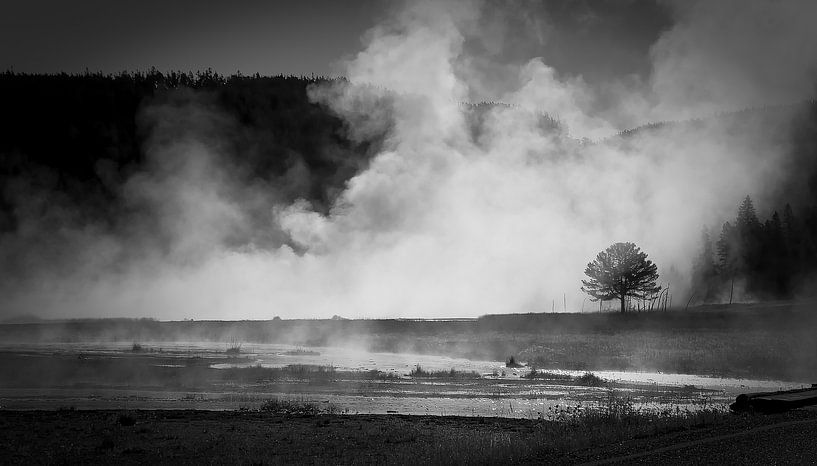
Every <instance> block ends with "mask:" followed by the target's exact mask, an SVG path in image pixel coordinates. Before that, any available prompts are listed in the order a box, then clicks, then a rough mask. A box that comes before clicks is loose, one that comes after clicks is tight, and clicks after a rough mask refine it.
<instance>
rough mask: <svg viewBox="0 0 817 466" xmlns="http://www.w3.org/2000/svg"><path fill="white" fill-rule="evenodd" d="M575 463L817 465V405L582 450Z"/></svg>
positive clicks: (573, 456) (575, 457)
mask: <svg viewBox="0 0 817 466" xmlns="http://www.w3.org/2000/svg"><path fill="white" fill-rule="evenodd" d="M571 462H575V463H578V464H587V465H602V464H662V465H667V464H672V465H677V464H682V465H685V464H689V465H692V464H695V465H701V464H718V465H731V464H735V465H738V464H740V465H746V464H764V465H766V464H817V409H813V408H809V409H804V410H797V411H792V412H789V413H782V414H777V415H769V416H745V417H743V418H742V419H741V418H739V419H738V422H735V423H730V424H728V425H724V426H718V427H713V428H706V429H700V430H693V431H687V432H680V433H673V434H667V435H663V436H660V437H656V438H650V439H635V440H631V441H628V442H624V443H622V444H619V445H608V446H605V447H603V448H600V449H594V450H588V451H585V452H577V453H574V454H573V455H571Z"/></svg>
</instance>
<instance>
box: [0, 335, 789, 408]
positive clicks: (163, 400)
mask: <svg viewBox="0 0 817 466" xmlns="http://www.w3.org/2000/svg"><path fill="white" fill-rule="evenodd" d="M131 348H132V343H109V342H102V343H70V344H38V345H0V351H3V352H6V353H14V354H15V355H18V356H21V355H33V356H47V355H50V354H53V355H63V356H65V355H68V356H73V355H76V356H77V357H80V358H82V357H94V358H105V359H108V358H110V359H114V358H125V357H129V356H132V355H134V354H138V355H143V356H149V357H152V356H156V358H157V363H156V364H155V365H156V366H162V367H184V365H185V362H186V361H189V360H191V359H195V358H221V359H222V360H223V361H224V362H214V363H212V364H210V367H213V368H216V369H219V368H227V367H248V366H262V367H284V366H288V365H293V364H306V365H322V366H332V367H334V368H335V370H337V371H341V372H343V371H371V370H378V371H381V372H385V373H393V374H397V375H399V376H400V377H399V378H398V379H394V380H387V381H367V382H360V381H356V382H349V383H344V382H345V381H342V380H341V381H339V383H337V384H329V385H323V386H316V385H314V384H310V383H289V384H279V385H281V386H276V387H267V388H264V387H262V388H259V387H243V388H242V387H236V386H232V387H224V388H223V389H221V390H218V391H212V390H197V389H195V388H191V389H190V390H186V391H173V390H147V389H138V388H132V387H121V386H120V387H114V386H94V387H92V388H77V387H52V388H40V389H35V390H28V389H26V390H24V389H20V388H4V389H0V406H2V407H4V408H8V409H32V408H34V409H39V408H42V409H55V408H58V407H61V406H72V407H76V408H78V409H90V408H113V409H173V408H184V409H238V408H242V407H243V408H251V409H252V408H257V407H258V406H260V404H261V403H262V402H263V401H264V400H266V399H269V398H293V399H297V400H307V401H311V402H316V403H327V404H329V403H331V404H333V405H335V406H337V407H338V408H339V409H340V410H341V411H344V412H349V413H373V414H375V413H390V412H395V413H400V414H432V415H466V416H503V417H522V418H538V417H546V418H548V417H553V416H554V413H557V412H559V411H560V410H563V409H564V408H565V407H567V406H571V407H573V406H576V405H583V406H589V405H596V404H600V403H605V402H606V400H607V398H608V396H609V393H610V388H606V387H584V386H579V385H576V384H575V383H572V382H554V381H542V380H528V379H525V378H523V376H524V375H525V374H527V373H528V369H527V368H506V367H505V364H504V363H503V362H498V361H473V360H468V359H461V358H449V357H445V356H433V355H419V354H398V353H372V352H367V351H362V350H355V349H349V348H337V347H311V348H295V347H293V346H289V345H278V344H245V345H243V346H242V348H241V354H240V359H236V358H227V356H226V354H225V351H226V349H227V348H226V345H224V344H218V343H207V342H152V343H147V344H142V351H140V352H138V353H134V352H132V351H130V350H131ZM301 349H302V350H304V351H312V352H317V353H319V354H307V353H302V352H299V350H301ZM176 359H178V363H179V364H176V362H177V361H175V360H176ZM168 360H169V361H168ZM417 365H420V366H421V367H422V368H423V369H425V370H433V371H439V370H446V371H447V370H450V369H455V370H457V371H467V372H471V371H473V372H476V373H478V374H480V375H481V376H482V377H481V378H479V379H466V380H442V379H432V380H428V379H412V378H410V377H408V376H407V374H408V373H409V372H410V371H411V370H412V369H413V368H414V367H416V366H417ZM548 372H552V373H557V374H567V375H571V376H577V375H581V374H583V373H584V371H563V370H554V371H548ZM594 374H596V375H597V376H599V377H601V378H603V379H606V380H608V381H610V382H613V383H612V384H611V385H612V386H613V387H614V391H615V392H616V393H617V394H618V396H619V397H626V398H629V399H630V400H631V401H632V403H633V404H634V405H635V406H637V407H643V408H648V409H667V408H676V407H677V408H680V409H698V408H700V407H702V406H712V405H713V404H714V405H719V406H723V405H725V404H726V403H729V402H731V401H732V400H734V397H735V396H737V394H739V393H745V392H752V391H765V390H777V389H789V388H799V387H801V386H803V385H804V384H798V383H792V382H781V381H764V380H746V379H734V378H717V377H705V376H700V375H689V374H664V373H655V372H622V371H594Z"/></svg>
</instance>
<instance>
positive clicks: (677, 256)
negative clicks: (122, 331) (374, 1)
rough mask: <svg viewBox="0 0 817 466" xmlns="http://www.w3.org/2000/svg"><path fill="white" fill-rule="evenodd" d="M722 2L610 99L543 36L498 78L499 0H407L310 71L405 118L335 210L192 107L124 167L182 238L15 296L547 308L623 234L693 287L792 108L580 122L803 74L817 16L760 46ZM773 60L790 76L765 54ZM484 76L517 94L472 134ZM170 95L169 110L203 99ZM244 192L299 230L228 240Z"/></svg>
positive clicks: (687, 106)
mask: <svg viewBox="0 0 817 466" xmlns="http://www.w3.org/2000/svg"><path fill="white" fill-rule="evenodd" d="M745 3H746V2H740V4H741V5H744V4H745ZM757 3H758V4H759V5H760V6H756V7H755V6H753V7H751V8H746V10H748V13H740V14H739V16H738V18H737V23H736V24H735V26H734V28H736V32H735V33H736V34H738V33H739V32H740V31H744V29H742V28H750V27H751V25H752V24H753V22H752V21H754V20H756V16H757V15H761V14H764V15H767V14H770V13H769V10H768V9H767V8H766V7H765V6H763V5H765V3H764V2H757ZM707 5H709V3H699V4H696V5H694V6H690V7H682V6H678V7H677V10H678V12H679V13H678V14H679V21H678V23H677V24H676V26H675V27H674V28H673V29H671V30H670V31H668V32H667V33H666V34H665V35H663V36H662V37H661V39H660V40H659V41H658V42H657V44H656V45H655V46H654V48H653V58H654V60H655V74H654V75H653V77H652V80H651V81H650V85H649V86H647V87H646V88H645V87H641V88H636V89H631V91H630V92H627V93H626V94H623V95H622V96H621V97H620V99H619V103H620V107H619V108H614V109H609V108H608V109H603V110H604V112H603V113H597V112H596V111H597V110H602V109H599V108H597V106H598V104H597V102H596V96H595V95H594V90H593V89H590V88H589V87H588V86H587V85H586V84H585V83H584V81H583V80H582V79H581V77H580V76H560V75H559V74H558V73H557V72H556V71H555V70H554V69H552V68H551V67H549V66H548V65H547V57H533V58H532V59H531V60H530V61H529V62H528V63H526V64H524V65H523V66H522V67H520V68H518V69H516V70H515V72H514V73H513V76H514V77H515V81H514V85H512V86H511V85H509V84H508V82H502V83H501V85H498V86H497V88H496V89H493V90H492V89H491V86H492V79H490V78H489V77H486V76H485V75H480V74H479V72H478V71H477V68H479V69H488V68H490V66H485V63H486V61H489V60H490V57H491V56H494V55H495V51H490V50H489V49H490V47H483V48H484V49H486V50H488V51H489V52H490V53H488V54H487V55H484V56H474V55H473V53H474V52H473V47H469V46H468V44H469V43H470V42H469V41H472V40H474V38H473V35H474V34H478V33H479V28H478V27H477V26H476V25H479V24H481V23H480V11H481V10H480V8H487V6H486V5H480V4H479V3H457V4H452V3H440V2H431V1H426V2H407V3H406V4H405V7H404V8H403V9H401V10H400V11H397V12H395V14H394V15H393V16H392V17H391V18H389V19H388V20H387V21H386V22H384V23H383V24H382V25H380V26H378V27H376V28H375V29H373V30H372V31H370V32H369V33H368V34H367V36H366V45H365V48H364V50H363V51H361V52H360V53H359V54H358V55H357V56H355V57H354V58H353V59H351V60H350V61H349V62H348V63H347V64H346V69H345V72H346V74H347V76H348V78H349V79H350V82H351V83H352V84H348V85H347V84H337V83H336V84H334V85H327V86H325V87H316V88H314V89H312V90H311V97H312V98H313V99H314V100H315V101H317V102H320V103H322V104H324V105H326V106H328V107H329V108H331V109H332V111H334V112H336V113H337V114H338V115H340V116H341V117H343V118H344V119H345V120H346V121H347V122H348V123H349V126H350V132H351V136H352V137H354V138H357V139H365V138H367V137H368V136H370V135H372V134H378V133H381V132H383V131H386V132H387V133H388V136H387V138H386V139H385V142H384V144H383V147H382V149H381V151H380V153H379V154H378V155H377V156H376V157H375V158H374V159H373V160H372V161H371V164H370V166H369V167H368V168H367V169H366V170H364V171H362V172H360V173H359V174H358V175H357V176H355V177H353V178H352V179H351V180H350V181H349V182H348V185H347V188H346V190H345V191H344V192H343V193H342V195H341V196H340V197H339V199H338V200H337V202H336V204H335V205H334V207H333V209H332V210H331V212H330V213H329V214H328V215H324V214H321V213H319V212H317V211H315V210H313V209H312V208H311V206H310V205H309V204H308V203H306V202H297V203H294V204H292V205H281V204H280V203H277V202H276V199H275V196H274V195H273V194H271V193H270V192H268V191H270V190H272V191H274V189H272V188H271V187H269V186H260V187H243V186H239V185H238V183H237V182H236V181H234V180H233V179H232V178H231V177H230V170H229V169H228V168H229V167H225V162H224V161H223V160H222V158H221V157H219V156H218V154H219V153H220V152H221V151H225V150H227V151H228V150H229V149H226V148H223V147H220V145H219V144H218V137H217V136H218V134H219V133H218V131H215V133H216V136H213V133H214V131H213V129H212V128H211V127H210V126H208V125H205V126H204V127H201V126H196V127H195V128H194V129H193V130H191V132H190V133H189V134H188V135H187V137H186V139H184V141H182V143H179V141H170V142H167V141H165V142H157V141H156V140H155V139H154V142H153V144H154V145H153V146H152V148H151V150H152V151H153V152H154V154H155V157H154V161H155V164H156V166H155V167H154V168H153V169H151V171H150V172H149V173H147V174H144V175H141V176H137V177H135V178H133V179H132V180H131V182H130V183H129V185H128V186H129V189H131V191H130V192H131V194H130V195H131V196H132V197H133V199H135V200H136V202H148V203H152V204H155V205H156V208H157V209H160V211H161V212H164V213H166V215H164V216H163V220H162V222H161V225H160V227H159V230H160V231H162V232H163V233H164V234H165V235H166V236H167V237H168V238H169V239H168V244H169V249H168V251H169V253H168V254H166V255H153V256H150V257H145V258H141V259H140V260H134V261H133V262H131V263H129V264H128V265H127V266H126V267H125V269H124V270H121V271H116V272H114V273H112V274H111V275H110V276H103V277H99V276H95V275H94V276H93V277H91V276H90V275H91V274H90V273H83V274H81V275H79V276H71V277H70V278H67V279H54V280H53V281H51V282H49V283H54V289H53V290H51V291H48V290H44V291H43V292H41V293H36V294H35V293H28V294H26V295H19V296H17V297H16V298H15V299H16V300H17V301H13V302H12V306H16V308H18V309H21V310H27V309H56V311H51V312H52V313H54V314H62V315H65V314H70V315H148V316H157V317H161V318H166V319H171V318H183V317H196V318H222V319H236V318H271V317H272V316H275V315H279V316H282V317H329V316H331V315H335V314H339V315H343V316H346V317H362V316H367V317H396V316H404V317H453V316H476V315H480V314H485V313H501V312H526V311H549V310H550V309H551V303H553V302H554V301H555V302H556V303H559V304H558V305H556V306H555V308H556V309H557V310H561V309H562V300H563V297H564V296H565V295H566V298H567V301H568V302H567V309H568V310H572V311H578V310H579V309H580V306H581V303H582V300H583V296H582V294H581V293H580V291H579V286H580V280H581V278H582V276H583V270H584V267H585V265H586V263H587V262H588V261H589V260H591V259H592V258H593V257H594V256H595V254H596V253H597V252H598V251H600V250H601V249H603V248H605V247H606V246H608V245H609V244H611V243H613V242H616V241H633V242H635V243H637V244H638V245H640V246H642V248H643V249H644V250H645V251H646V252H647V253H648V254H649V255H650V257H651V258H652V259H654V260H655V261H656V262H657V263H658V264H659V267H660V272H661V273H662V280H664V281H666V280H669V281H672V282H673V287H674V289H675V290H677V292H679V293H681V292H682V290H683V287H684V283H682V282H679V280H682V278H681V277H682V276H683V273H684V272H685V271H686V269H687V268H688V267H689V265H690V260H691V256H692V255H693V254H694V250H695V247H696V246H697V241H698V238H699V232H700V229H701V227H702V226H704V225H711V224H712V223H713V222H716V221H720V220H722V219H724V218H727V217H729V216H731V215H732V214H733V211H734V209H735V206H736V205H737V203H738V202H739V200H740V199H741V198H742V197H743V196H745V195H746V194H751V195H753V196H754V197H757V198H759V199H761V200H762V199H763V197H764V196H765V195H766V194H768V193H767V191H768V189H767V188H766V186H769V187H771V186H774V185H775V184H776V183H779V182H780V180H782V179H783V177H784V176H785V173H783V172H782V171H781V170H780V169H779V168H778V167H780V165H781V161H782V160H783V159H784V158H785V157H786V154H787V147H786V143H785V140H784V139H782V138H780V137H776V136H775V135H780V134H783V133H785V130H786V128H785V126H783V127H770V126H768V125H767V124H766V123H765V122H763V121H745V122H741V123H740V125H738V126H734V125H733V123H731V122H730V121H726V120H718V119H716V120H707V121H705V122H700V123H697V124H683V125H675V126H668V127H665V128H663V129H660V130H655V131H648V132H642V133H639V134H637V135H636V136H634V137H631V138H629V139H626V140H615V139H614V140H611V141H608V142H602V143H597V144H589V143H587V142H586V141H585V142H580V138H583V137H588V138H592V139H596V140H598V139H600V138H602V137H604V136H607V135H611V134H614V133H615V131H616V130H618V129H620V127H619V125H618V122H620V121H623V120H626V119H632V118H633V116H634V115H635V117H636V118H641V119H643V121H649V119H652V118H655V117H656V116H659V115H660V116H661V118H681V117H687V116H689V115H695V114H697V112H711V111H714V110H717V109H720V108H724V107H741V106H744V105H750V104H756V103H759V102H758V101H757V100H755V98H756V97H757V96H764V97H767V98H768V101H775V102H777V101H780V100H786V101H787V100H793V99H796V98H799V97H805V96H806V95H807V91H808V90H809V89H807V86H806V83H807V82H809V81H808V79H810V77H811V75H810V74H809V73H808V72H809V70H810V69H811V68H810V66H812V65H813V61H809V59H782V58H780V57H772V56H768V55H775V54H778V53H779V51H780V49H781V47H783V46H784V45H786V42H787V41H792V40H802V39H804V37H803V35H806V36H810V37H811V39H813V34H811V33H808V34H807V33H806V32H805V31H804V30H802V28H795V29H796V30H795V31H794V32H792V33H791V35H783V36H782V37H777V36H776V38H775V39H774V40H775V41H777V40H779V41H781V42H780V43H779V44H776V45H774V46H772V45H768V46H764V47H760V48H758V49H757V50H756V53H757V54H759V55H760V57H759V58H757V59H756V60H754V61H752V60H748V61H747V60H743V59H744V58H745V57H744V55H743V53H744V52H743V51H742V50H741V49H740V43H738V42H736V43H734V44H731V43H721V44H717V45H715V46H711V47H710V45H706V46H704V45H705V44H703V43H700V41H701V40H704V39H702V38H700V37H706V34H707V33H710V32H712V33H714V32H713V31H714V30H715V29H714V26H713V24H717V22H716V19H713V18H711V17H710V16H711V15H715V16H718V15H720V16H719V17H720V18H721V19H723V17H724V16H726V15H727V13H730V14H731V13H734V11H730V10H729V9H728V8H722V7H711V6H707ZM738 10H740V8H739V9H738ZM772 12H773V13H774V12H777V10H772ZM753 15H755V16H753ZM536 24H537V22H531V25H533V26H535V25H536ZM798 24H799V23H798ZM500 29H501V28H500ZM491 34H492V37H496V34H497V30H496V29H493V30H492V31H491ZM699 36H700V37H699ZM806 38H808V37H806ZM812 42H813V43H817V41H813V40H812ZM492 44H501V41H500V42H492ZM788 45H792V46H793V44H788ZM732 46H734V48H735V49H734V50H733V49H732V48H730V47H732ZM496 47H501V45H496ZM811 56H814V54H811ZM733 60H735V61H733ZM742 60H743V61H742ZM475 63H479V64H480V66H479V67H475ZM715 65H719V66H717V67H716V66H715ZM750 65H751V66H750ZM767 65H768V66H772V65H773V66H777V67H779V68H780V69H779V70H778V72H779V74H780V75H781V76H785V78H782V79H783V80H782V81H777V80H776V79H775V77H774V76H773V75H769V74H765V73H764V72H761V71H759V70H758V67H759V68H762V67H763V66H767ZM503 66H504V65H503ZM503 69H506V67H504V68H503ZM710 72H711V74H709V73H710ZM741 73H744V74H745V75H746V76H742V75H741ZM789 74H792V75H795V74H796V75H797V76H796V77H795V76H790V75H789ZM502 75H503V76H507V73H505V72H503V73H502ZM736 75H737V76H738V77H740V78H741V79H740V80H739V83H740V85H738V86H735V87H734V88H732V87H730V83H729V80H730V79H732V78H734V76H736ZM623 88H624V87H622V89H623ZM476 92H486V93H489V94H491V95H499V96H501V97H502V100H503V101H506V102H507V103H510V104H514V105H513V106H494V107H490V108H489V109H488V110H486V113H485V114H484V115H483V116H482V120H481V121H482V123H481V127H480V130H479V131H478V132H477V133H476V134H477V135H476V136H475V135H474V134H475V133H474V132H473V131H472V126H471V125H472V122H471V121H470V120H469V118H470V116H469V112H472V111H473V110H472V109H471V107H469V106H467V105H463V102H464V101H466V100H468V99H473V97H474V94H475V93H476ZM764 102H765V100H764ZM166 110H167V112H165V113H160V114H156V115H153V118H155V119H156V120H157V121H164V120H165V119H168V118H174V115H176V116H177V115H187V114H188V113H189V108H187V107H180V108H175V109H166ZM176 112H178V113H176ZM541 112H546V113H548V114H549V115H553V116H558V118H559V120H560V121H561V123H562V124H563V125H564V126H566V128H567V131H568V133H569V135H570V137H567V135H566V134H565V133H560V132H558V131H555V130H553V129H549V128H545V127H543V126H542V124H541ZM600 114H604V115H613V116H612V117H609V118H608V119H603V118H601V117H599V116H598V115H600ZM622 115H623V117H622ZM148 117H149V118H150V115H149V116H148ZM203 118H205V120H207V121H210V120H208V119H209V118H210V117H203ZM216 121H218V118H216ZM219 124H224V125H227V126H229V125H231V124H232V123H229V122H226V123H224V122H223V123H219ZM735 127H739V128H740V132H739V133H735V131H734V128H735ZM246 202H251V203H255V204H257V203H261V202H267V203H269V205H270V208H269V212H270V217H269V227H268V228H269V231H270V232H272V233H270V234H272V235H273V236H275V237H276V238H278V237H280V236H283V235H288V237H289V238H290V239H291V243H292V244H293V246H295V249H293V247H290V246H286V245H285V246H278V247H273V248H269V247H250V248H244V249H241V250H235V249H232V248H229V247H226V246H225V244H226V243H228V242H229V235H230V232H231V231H234V230H236V229H252V228H253V227H252V226H251V225H250V224H251V223H252V221H251V219H248V218H247V214H246V211H245V210H244V209H243V208H242V204H243V203H246ZM760 207H761V208H762V205H761V206H760ZM102 239H106V238H102ZM83 244H87V243H83ZM124 247H127V246H124ZM296 249H297V251H296ZM87 250H88V252H87V254H88V256H92V255H93V254H95V251H96V250H95V249H94V247H93V246H88V248H87ZM193 259H194V260H193ZM673 269H676V270H677V271H678V272H677V273H676V272H673V271H672V270H673ZM684 297H685V296H684ZM679 299H681V298H679Z"/></svg>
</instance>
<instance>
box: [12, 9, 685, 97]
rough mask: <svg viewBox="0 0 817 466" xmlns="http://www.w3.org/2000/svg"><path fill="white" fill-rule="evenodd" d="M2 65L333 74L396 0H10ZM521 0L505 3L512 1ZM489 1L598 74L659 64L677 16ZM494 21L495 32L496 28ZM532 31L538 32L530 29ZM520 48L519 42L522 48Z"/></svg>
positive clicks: (523, 51) (570, 61) (528, 51)
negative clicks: (657, 56)
mask: <svg viewBox="0 0 817 466" xmlns="http://www.w3.org/2000/svg"><path fill="white" fill-rule="evenodd" d="M3 3H4V6H3V13H2V15H0V69H4V70H5V69H14V70H15V71H21V72H59V71H66V72H82V71H84V70H85V69H86V68H87V69H89V70H91V71H103V72H118V71H122V70H135V69H147V68H150V67H151V66H155V67H156V68H158V69H160V70H169V69H174V70H176V69H180V70H198V69H206V68H208V67H211V68H213V69H215V70H216V71H218V72H221V73H233V72H235V71H237V70H240V71H241V72H242V73H245V74H251V73H256V72H258V73H261V74H270V75H274V74H279V73H280V74H310V73H315V74H328V73H329V74H335V73H342V71H343V70H342V67H341V66H340V65H339V64H338V63H339V62H340V61H341V60H343V59H344V58H348V57H349V56H350V55H353V54H354V53H356V52H357V51H358V50H359V49H360V48H361V44H362V42H361V37H362V36H363V35H364V33H365V32H366V30H368V29H369V28H371V27H372V26H373V25H375V24H376V23H377V21H378V20H379V19H382V17H383V16H384V15H385V14H386V12H387V10H389V9H393V8H394V7H395V4H396V3H398V2H393V1H391V2H390V1H376V0H343V1H340V0H278V1H258V0H247V1H242V2H232V1H229V2H228V1H221V0H216V1H189V0H176V1H170V2H168V1H157V0H144V1H139V2H124V1H110V0H77V1H71V2H66V1H64V0H6V1H5V2H3ZM508 3H510V4H511V8H507V4H508ZM502 5H503V8H498V7H497V8H494V6H499V3H496V4H495V5H491V3H488V6H487V7H486V10H491V9H494V10H495V11H497V12H499V11H500V10H502V12H501V14H502V15H503V16H513V13H510V14H509V13H508V12H509V11H511V12H513V11H514V10H515V11H516V13H517V14H519V15H520V16H521V17H524V18H525V19H526V20H529V21H531V22H533V23H534V24H535V25H536V31H537V34H536V37H534V38H530V37H521V38H519V39H520V40H518V43H516V44H514V47H513V49H512V51H511V52H510V53H509V51H508V50H504V51H503V53H504V54H506V55H508V58H509V59H513V58H514V57H513V56H514V55H516V58H518V59H519V60H527V59H529V58H530V57H531V56H543V57H545V59H546V61H547V62H548V63H549V64H550V65H551V66H553V67H554V68H555V69H556V70H558V71H560V72H564V73H568V74H572V75H576V74H582V75H583V76H584V78H585V79H586V80H588V81H590V82H593V81H597V80H599V79H606V78H607V77H611V76H615V77H620V76H623V75H628V74H632V73H636V74H639V75H644V74H645V73H647V72H648V71H649V60H648V51H649V46H650V45H651V44H652V43H653V42H654V41H655V40H656V39H657V37H658V35H659V33H660V32H661V30H662V29H665V28H666V27H668V25H669V24H668V23H669V18H668V14H667V11H666V9H665V8H663V7H662V6H660V5H657V4H656V2H655V1H651V0H632V1H615V2H613V1H585V0H580V1H568V0H558V1H548V2H535V1H511V2H502ZM488 33H490V31H486V34H488ZM531 39H533V40H531ZM514 51H515V53H514Z"/></svg>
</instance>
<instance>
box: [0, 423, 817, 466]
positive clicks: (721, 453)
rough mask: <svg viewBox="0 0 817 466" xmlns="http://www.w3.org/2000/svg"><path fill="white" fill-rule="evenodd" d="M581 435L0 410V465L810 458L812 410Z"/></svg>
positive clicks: (513, 426) (494, 427)
mask: <svg viewBox="0 0 817 466" xmlns="http://www.w3.org/2000/svg"><path fill="white" fill-rule="evenodd" d="M553 438H561V439H562V440H561V441H558V442H556V443H551V442H550V441H549V439H553ZM565 438H568V439H570V440H569V441H565V440H564V439H565ZM592 438H593V436H592V435H588V433H586V432H574V433H572V434H571V433H570V432H566V431H565V430H564V427H560V426H559V425H558V424H557V423H553V422H549V421H538V420H520V419H503V418H479V417H453V416H451V417H441V416H399V415H315V416H291V415H289V416H281V415H271V414H268V413H259V412H238V411H232V412H230V411H171V410H167V411H162V410H146V411H128V412H124V411H101V410H96V411H81V410H76V411H73V410H63V411H0V463H2V464H43V463H46V464H50V463H61V464H64V463H69V464H77V463H82V464H137V463H139V464H168V463H175V464H213V463H217V464H224V463H230V464H293V463H297V464H352V463H354V464H372V463H377V464H382V463H391V464H406V463H415V464H418V463H421V464H480V463H484V464H489V463H492V464H497V463H504V464H507V463H519V464H525V463H549V464H554V463H555V464H581V463H596V464H605V463H609V462H620V463H626V464H632V463H637V464H658V463H663V464H712V463H721V464H759V463H763V464H769V463H775V462H776V463H783V464H808V463H814V462H817V442H814V441H813V439H814V438H817V411H815V410H799V411H793V412H790V413H785V414H779V415H772V416H730V415H726V416H725V418H724V420H723V422H721V423H719V424H718V425H710V426H702V427H692V428H685V429H680V430H678V431H673V432H664V433H661V434H660V435H653V436H643V437H640V438H631V439H624V440H623V441H616V442H612V443H608V444H594V443H593V442H592Z"/></svg>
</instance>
